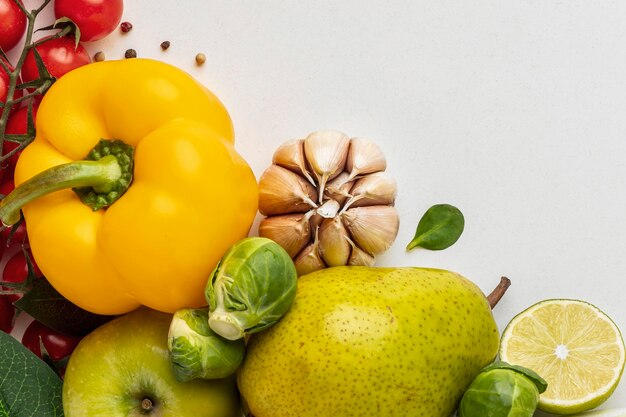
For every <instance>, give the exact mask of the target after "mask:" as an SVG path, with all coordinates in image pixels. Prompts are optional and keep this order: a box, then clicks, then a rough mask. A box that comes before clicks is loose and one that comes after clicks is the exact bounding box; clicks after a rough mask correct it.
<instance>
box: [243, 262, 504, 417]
mask: <svg viewBox="0 0 626 417" xmlns="http://www.w3.org/2000/svg"><path fill="white" fill-rule="evenodd" d="M498 343H499V334H498V329H497V326H496V323H495V321H494V319H493V316H492V314H491V308H490V306H489V303H488V302H487V299H486V298H485V296H484V295H483V293H482V292H481V291H480V289H479V288H478V287H477V286H476V285H475V284H473V283H472V282H471V281H469V280H468V279H466V278H464V277H462V276H460V275H458V274H456V273H453V272H449V271H444V270H437V269H422V268H368V267H337V268H329V269H325V270H321V271H318V272H314V273H311V274H309V275H305V276H303V277H301V278H299V280H298V289H297V295H296V299H295V302H294V304H293V305H292V307H291V309H290V310H289V312H288V313H287V314H286V315H285V316H284V317H283V318H282V319H281V320H280V321H279V322H278V323H277V324H276V325H275V326H274V327H272V328H270V329H268V330H267V331H265V332H262V333H259V334H258V335H254V337H252V338H251V339H250V343H249V345H248V348H247V349H248V350H247V353H246V358H245V360H244V363H243V365H242V367H241V368H240V371H239V373H238V385H239V389H240V392H241V394H242V396H243V398H244V400H245V401H246V403H247V406H248V407H249V409H250V411H251V413H252V414H253V415H254V416H255V417H287V416H297V417H328V416H333V417H352V416H354V417H362V416H376V417H403V416H407V417H408V416H411V417H418V416H422V417H449V416H450V415H451V414H452V413H453V412H454V410H455V408H456V407H457V406H458V403H459V401H460V399H461V397H462V395H463V392H464V391H465V389H466V388H467V387H468V385H469V384H470V383H471V382H472V380H473V379H474V377H475V376H476V375H477V374H478V373H479V372H480V370H481V369H482V368H483V367H485V366H486V365H488V364H489V363H491V362H492V361H493V359H494V358H495V356H496V353H497V351H498Z"/></svg>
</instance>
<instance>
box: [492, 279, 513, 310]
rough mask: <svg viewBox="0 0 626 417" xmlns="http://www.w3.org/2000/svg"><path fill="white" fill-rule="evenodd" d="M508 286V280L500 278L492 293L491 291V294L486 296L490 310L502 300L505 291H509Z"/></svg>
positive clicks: (509, 283)
mask: <svg viewBox="0 0 626 417" xmlns="http://www.w3.org/2000/svg"><path fill="white" fill-rule="evenodd" d="M510 286H511V280H510V279H508V278H507V277H502V278H500V283H498V286H497V287H496V288H494V289H493V291H491V294H489V295H488V296H487V301H489V305H490V306H491V309H492V310H493V308H494V307H495V306H496V305H497V304H498V302H499V301H500V300H501V299H502V297H503V296H504V293H505V292H506V290H508V289H509V287H510Z"/></svg>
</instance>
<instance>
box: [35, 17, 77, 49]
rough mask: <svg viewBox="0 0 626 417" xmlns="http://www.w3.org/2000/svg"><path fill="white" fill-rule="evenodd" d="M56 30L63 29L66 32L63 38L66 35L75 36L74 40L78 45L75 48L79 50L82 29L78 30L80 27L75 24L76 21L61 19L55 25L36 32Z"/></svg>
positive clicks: (67, 18)
mask: <svg viewBox="0 0 626 417" xmlns="http://www.w3.org/2000/svg"><path fill="white" fill-rule="evenodd" d="M54 29H61V30H62V31H63V32H65V33H63V34H61V35H62V36H65V35H66V34H73V35H74V38H75V39H76V44H75V47H74V48H78V43H79V42H80V29H79V28H78V25H77V24H76V23H74V21H73V20H72V19H70V18H69V17H60V18H58V19H57V20H55V21H54V23H53V24H51V25H48V26H44V27H41V28H39V29H37V30H36V31H35V32H38V31H40V30H54ZM57 35H58V34H57Z"/></svg>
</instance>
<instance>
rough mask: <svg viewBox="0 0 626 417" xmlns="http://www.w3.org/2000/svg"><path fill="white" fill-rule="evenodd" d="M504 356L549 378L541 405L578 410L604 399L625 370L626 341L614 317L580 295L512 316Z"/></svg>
mask: <svg viewBox="0 0 626 417" xmlns="http://www.w3.org/2000/svg"><path fill="white" fill-rule="evenodd" d="M500 358H501V360H503V361H505V362H508V363H510V364H515V365H521V366H524V367H526V368H530V369H532V370H533V371H535V372H537V373H538V374H539V375H540V376H541V377H543V378H544V379H545V380H546V381H547V382H548V389H547V390H546V391H545V392H544V393H543V394H541V396H540V399H539V409H541V410H543V411H547V412H549V413H554V414H573V413H580V412H583V411H586V410H590V409H592V408H594V407H597V406H598V405H600V404H601V403H603V402H604V401H605V400H606V399H607V398H608V397H609V396H610V395H611V394H612V393H613V391H614V390H615V388H616V387H617V384H618V383H619V380H620V377H621V376H622V371H623V370H624V358H625V356H624V340H623V339H622V335H621V334H620V331H619V329H618V328H617V326H616V325H615V323H613V321H612V320H611V319H610V318H609V317H608V316H607V315H606V314H604V313H603V312H602V311H600V310H599V309H598V308H596V307H595V306H593V305H591V304H589V303H586V302H583V301H578V300H545V301H541V302H539V303H537V304H535V305H533V306H531V307H529V308H528V309H526V310H524V311H523V312H521V313H520V314H518V315H517V316H515V317H514V318H513V320H511V322H510V323H509V324H508V326H507V327H506V329H504V332H503V333H502V340H501V342H500Z"/></svg>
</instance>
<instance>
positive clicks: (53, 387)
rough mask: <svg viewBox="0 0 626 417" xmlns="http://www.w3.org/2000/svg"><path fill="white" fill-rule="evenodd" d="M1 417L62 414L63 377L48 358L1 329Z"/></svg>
mask: <svg viewBox="0 0 626 417" xmlns="http://www.w3.org/2000/svg"><path fill="white" fill-rule="evenodd" d="M0 375H1V376H2V377H1V378H0V417H62V416H63V405H62V403H61V392H62V381H61V379H60V378H59V377H58V375H57V374H55V373H54V371H53V370H52V368H50V367H49V366H48V365H47V364H46V363H45V362H43V361H42V360H41V359H39V358H38V357H37V356H35V354H34V353H32V352H31V351H30V350H28V349H26V348H25V347H24V346H22V344H21V343H19V342H18V341H17V340H15V339H14V338H13V337H12V336H10V335H8V334H6V333H4V332H0Z"/></svg>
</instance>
